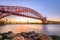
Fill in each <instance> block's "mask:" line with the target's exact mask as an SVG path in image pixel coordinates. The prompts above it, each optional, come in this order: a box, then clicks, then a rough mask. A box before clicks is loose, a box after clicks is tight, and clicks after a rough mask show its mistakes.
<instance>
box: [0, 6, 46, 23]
mask: <svg viewBox="0 0 60 40" xmlns="http://www.w3.org/2000/svg"><path fill="white" fill-rule="evenodd" d="M23 13H24V14H23ZM11 14H14V15H19V16H24V17H28V18H34V19H39V20H42V22H43V23H46V17H43V16H42V15H41V14H40V13H39V12H37V11H35V10H33V9H30V8H27V7H21V6H3V5H0V19H1V18H4V17H6V16H9V15H11ZM29 14H32V15H29ZM33 15H34V16H33Z"/></svg>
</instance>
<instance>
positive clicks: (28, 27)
mask: <svg viewBox="0 0 60 40" xmlns="http://www.w3.org/2000/svg"><path fill="white" fill-rule="evenodd" d="M42 30H43V28H42V25H40V24H12V25H11V24H9V25H5V26H3V27H0V32H8V31H13V32H14V33H20V32H25V31H27V32H28V31H35V32H41V33H42Z"/></svg>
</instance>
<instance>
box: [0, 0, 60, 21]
mask: <svg viewBox="0 0 60 40" xmlns="http://www.w3.org/2000/svg"><path fill="white" fill-rule="evenodd" d="M0 5H7V6H24V7H28V8H32V9H34V10H36V11H38V12H39V13H40V14H41V15H42V16H46V17H47V19H48V20H54V21H60V0H0ZM12 17H13V16H12Z"/></svg>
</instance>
